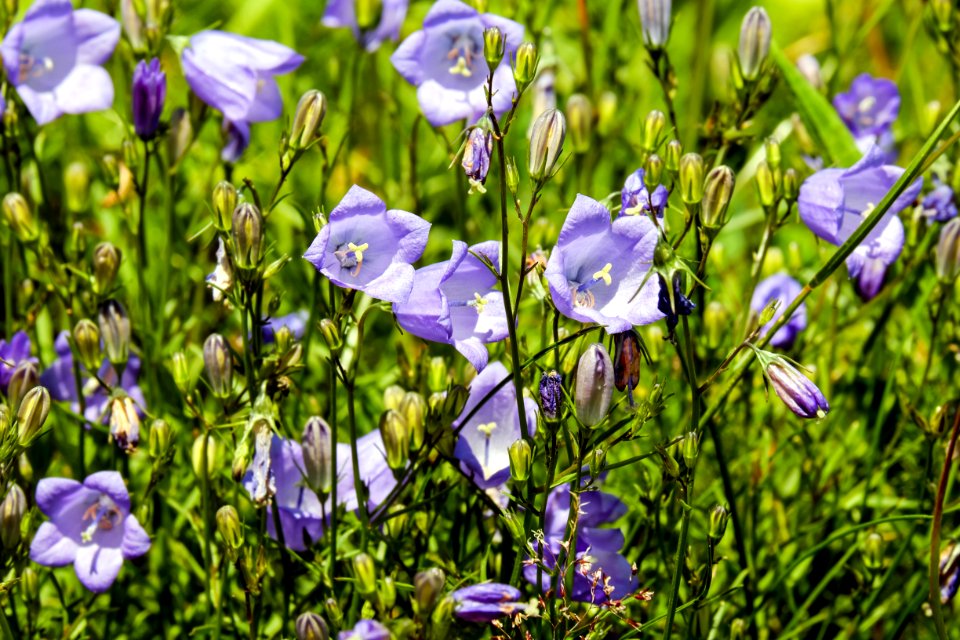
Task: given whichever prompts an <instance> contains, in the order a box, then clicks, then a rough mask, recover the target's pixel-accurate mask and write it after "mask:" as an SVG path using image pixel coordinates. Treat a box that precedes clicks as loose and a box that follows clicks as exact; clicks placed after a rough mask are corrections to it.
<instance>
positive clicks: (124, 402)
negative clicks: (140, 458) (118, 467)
mask: <svg viewBox="0 0 960 640" xmlns="http://www.w3.org/2000/svg"><path fill="white" fill-rule="evenodd" d="M139 412H140V410H139V409H138V408H137V405H136V404H135V403H134V402H133V400H131V399H130V396H128V395H123V396H119V397H116V398H114V399H113V400H111V401H110V436H111V437H112V438H113V439H114V440H115V441H116V443H117V446H118V447H120V449H122V450H123V451H126V452H127V453H130V452H131V451H133V450H134V449H136V448H137V444H138V443H139V442H140V413H139Z"/></svg>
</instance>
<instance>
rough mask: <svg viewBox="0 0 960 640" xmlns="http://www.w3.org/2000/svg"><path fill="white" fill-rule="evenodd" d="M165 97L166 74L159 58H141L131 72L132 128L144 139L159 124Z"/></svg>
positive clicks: (152, 134) (151, 133)
mask: <svg viewBox="0 0 960 640" xmlns="http://www.w3.org/2000/svg"><path fill="white" fill-rule="evenodd" d="M166 97H167V74H165V73H164V72H163V71H161V70H160V60H158V59H157V58H154V59H153V60H151V61H150V64H147V63H146V62H145V61H143V60H141V61H140V62H139V63H137V68H136V69H135V70H134V72H133V130H134V131H136V133H137V135H138V136H140V138H142V139H144V140H149V139H151V138H152V137H153V136H154V135H156V133H157V128H158V127H159V126H160V114H161V113H163V102H164V100H166Z"/></svg>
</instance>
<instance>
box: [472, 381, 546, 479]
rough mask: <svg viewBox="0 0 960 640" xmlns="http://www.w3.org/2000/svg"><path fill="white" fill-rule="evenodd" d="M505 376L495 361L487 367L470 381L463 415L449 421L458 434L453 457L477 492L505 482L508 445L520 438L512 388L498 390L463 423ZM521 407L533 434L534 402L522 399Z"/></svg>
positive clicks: (535, 414)
mask: <svg viewBox="0 0 960 640" xmlns="http://www.w3.org/2000/svg"><path fill="white" fill-rule="evenodd" d="M509 375H510V374H509V373H508V372H507V368H506V367H505V366H503V364H501V363H499V362H491V363H490V364H489V365H487V367H486V368H485V369H484V370H483V371H481V372H480V373H479V374H478V375H477V377H476V378H474V379H473V380H471V381H470V386H469V387H468V388H469V391H470V396H469V397H468V398H467V403H466V405H464V407H463V412H462V413H461V414H460V416H459V417H458V418H457V419H456V420H454V421H453V429H454V431H455V432H459V434H460V436H459V438H458V439H457V444H456V446H455V447H454V449H453V455H454V457H455V458H457V459H458V460H460V468H461V469H462V470H463V472H464V473H466V474H467V475H468V476H470V477H471V478H472V479H473V481H474V482H475V483H476V485H477V486H478V487H480V488H481V489H490V488H493V487H499V486H500V485H502V484H503V483H504V482H506V481H507V479H508V478H509V477H510V453H509V449H510V445H511V444H513V443H514V442H516V441H517V440H519V439H521V438H522V437H523V432H522V431H521V430H520V429H521V426H520V419H519V417H518V416H517V396H516V391H515V390H514V388H513V385H509V384H508V385H504V386H503V387H501V388H500V390H499V391H497V392H496V393H495V394H493V397H491V398H490V400H488V401H487V402H486V403H485V404H484V405H483V406H482V407H480V409H478V410H477V412H476V413H474V414H473V416H472V417H471V418H470V419H469V420H468V421H467V422H466V423H464V422H463V420H464V418H466V417H467V416H468V415H470V413H471V412H472V411H473V409H474V408H475V407H476V406H477V405H478V404H479V403H480V401H481V400H483V398H484V397H485V396H486V395H487V393H489V392H490V390H491V389H493V388H494V387H495V386H497V384H498V383H499V382H500V381H501V380H503V379H504V378H506V377H507V376H509ZM523 406H524V409H525V410H526V416H525V417H526V421H527V424H526V428H527V433H529V434H530V435H533V434H534V432H535V431H536V428H537V411H538V409H537V403H536V402H534V401H533V400H531V399H530V398H524V399H523Z"/></svg>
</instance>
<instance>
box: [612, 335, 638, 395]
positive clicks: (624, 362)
mask: <svg viewBox="0 0 960 640" xmlns="http://www.w3.org/2000/svg"><path fill="white" fill-rule="evenodd" d="M613 344H614V355H613V384H614V385H615V386H616V387H617V391H624V390H626V389H628V388H629V389H630V393H631V394H632V393H633V390H634V389H636V388H637V385H638V384H640V361H641V360H642V359H643V350H642V349H641V346H640V337H639V336H638V335H637V333H636V331H634V330H633V329H628V330H627V331H624V332H622V333H617V334H615V335H614V336H613Z"/></svg>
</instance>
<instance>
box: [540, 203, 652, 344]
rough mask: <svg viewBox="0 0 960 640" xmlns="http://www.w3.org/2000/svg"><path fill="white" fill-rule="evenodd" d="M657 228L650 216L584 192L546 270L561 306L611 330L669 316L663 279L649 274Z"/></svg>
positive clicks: (576, 316) (564, 311)
mask: <svg viewBox="0 0 960 640" xmlns="http://www.w3.org/2000/svg"><path fill="white" fill-rule="evenodd" d="M656 246H657V229H656V227H654V226H653V223H652V222H651V221H650V220H649V219H648V218H647V217H646V216H630V215H627V216H620V217H618V218H617V219H616V220H614V221H613V222H611V221H610V211H608V210H607V208H606V207H604V206H603V205H602V204H600V203H599V202H597V201H596V200H593V199H592V198H589V197H587V196H584V195H578V196H577V199H576V201H575V202H574V203H573V206H572V207H571V208H570V211H569V213H567V219H566V220H565V221H564V223H563V228H561V229H560V237H559V238H558V239H557V245H556V247H554V249H553V252H552V253H551V254H550V260H549V261H548V262H547V268H546V271H545V275H546V277H547V281H548V282H549V284H550V295H551V296H552V297H553V303H554V304H555V305H556V307H557V310H558V311H559V312H560V313H561V314H563V315H564V316H566V317H568V318H570V319H572V320H577V321H579V322H596V323H597V324H599V325H602V326H604V327H606V329H607V333H610V334H614V333H620V332H622V331H626V330H627V329H630V328H631V327H633V326H634V325H639V324H650V323H651V322H656V321H657V320H659V319H660V318H662V317H663V313H662V312H661V311H660V310H658V309H657V298H658V296H659V293H660V284H659V283H658V281H657V278H655V277H648V276H647V273H648V271H649V269H650V266H651V264H652V263H653V252H654V249H655V248H656Z"/></svg>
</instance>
